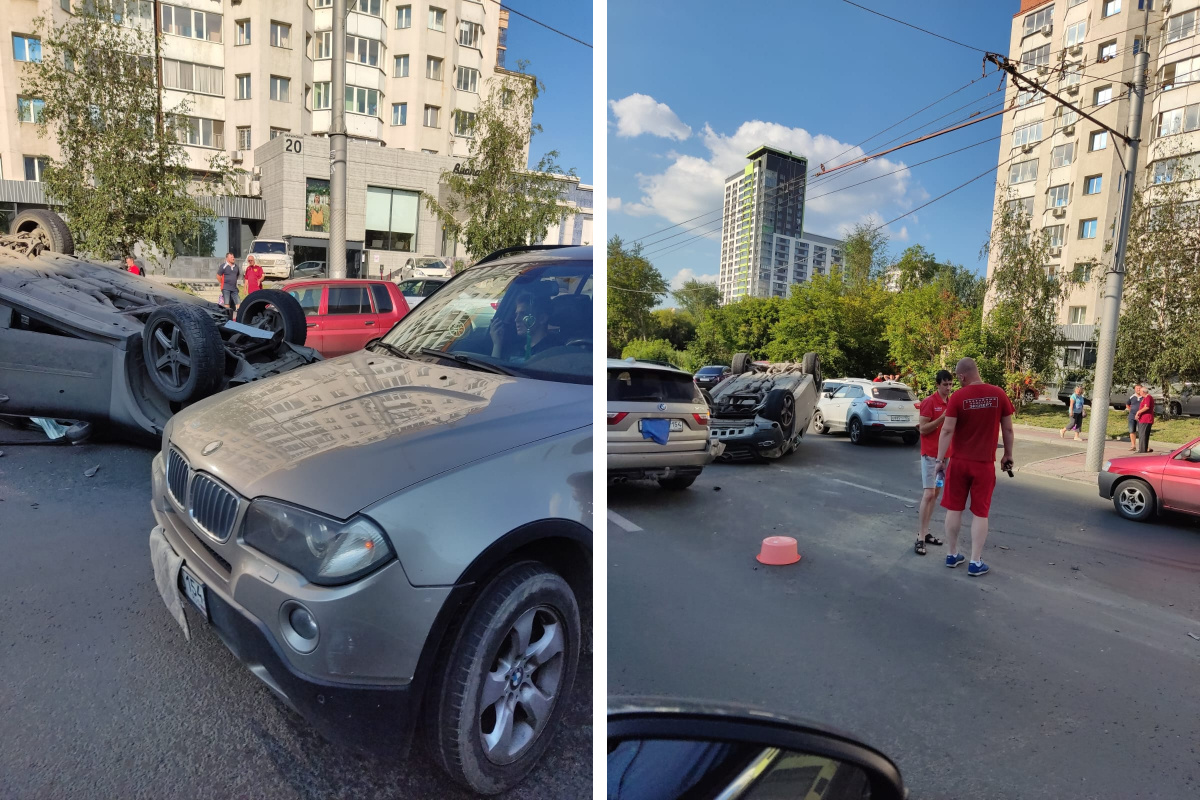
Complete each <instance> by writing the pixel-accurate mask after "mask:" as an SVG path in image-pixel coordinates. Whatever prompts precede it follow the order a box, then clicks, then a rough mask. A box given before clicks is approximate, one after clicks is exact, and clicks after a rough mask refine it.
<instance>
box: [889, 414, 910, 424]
mask: <svg viewBox="0 0 1200 800" xmlns="http://www.w3.org/2000/svg"><path fill="white" fill-rule="evenodd" d="M892 422H908V417H906V416H903V415H901V416H896V415H895V414H893V415H892Z"/></svg>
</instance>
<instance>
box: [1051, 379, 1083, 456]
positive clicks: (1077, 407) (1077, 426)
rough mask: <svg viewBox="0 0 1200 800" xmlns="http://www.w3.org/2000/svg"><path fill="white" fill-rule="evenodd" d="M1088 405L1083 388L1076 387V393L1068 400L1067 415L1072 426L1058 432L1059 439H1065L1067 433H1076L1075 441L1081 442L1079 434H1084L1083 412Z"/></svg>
mask: <svg viewBox="0 0 1200 800" xmlns="http://www.w3.org/2000/svg"><path fill="white" fill-rule="evenodd" d="M1086 405H1087V404H1086V398H1084V396H1083V387H1082V386H1076V387H1075V391H1074V392H1073V393H1072V394H1071V396H1070V397H1069V398H1067V414H1068V415H1070V417H1071V424H1070V425H1068V426H1067V427H1065V428H1063V429H1062V430H1061V431H1059V432H1058V438H1060V439H1065V438H1066V436H1067V431H1075V441H1077V442H1078V441H1079V434H1081V433H1083V410H1084V408H1086Z"/></svg>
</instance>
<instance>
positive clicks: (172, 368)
mask: <svg viewBox="0 0 1200 800" xmlns="http://www.w3.org/2000/svg"><path fill="white" fill-rule="evenodd" d="M142 356H143V357H144V358H145V360H146V371H147V372H148V373H149V374H150V381H151V383H153V384H154V386H155V388H157V389H158V390H159V391H160V392H162V393H163V395H164V396H165V397H166V398H167V399H168V400H172V401H174V402H176V403H189V402H191V401H193V400H199V399H200V398H202V397H207V396H208V395H210V394H212V393H213V392H214V391H216V389H217V387H218V386H219V385H220V384H221V381H222V380H223V379H224V377H225V343H224V342H222V341H221V333H220V331H218V330H217V325H216V323H214V322H213V321H212V318H211V317H210V316H209V315H208V312H207V311H205V310H204V309H203V308H201V307H200V306H193V305H187V304H185V303H171V304H170V305H165V306H162V307H161V308H157V309H155V310H154V311H153V312H152V313H151V314H150V317H149V318H148V319H147V320H146V327H145V328H144V329H143V331H142Z"/></svg>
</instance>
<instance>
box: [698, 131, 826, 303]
mask: <svg viewBox="0 0 1200 800" xmlns="http://www.w3.org/2000/svg"><path fill="white" fill-rule="evenodd" d="M746 158H747V159H749V161H750V163H748V164H746V167H745V169H743V170H742V171H741V172H738V173H735V174H733V175H731V176H729V177H728V178H727V179H726V180H725V201H724V212H723V221H722V225H721V271H720V279H719V287H720V289H721V301H722V302H723V303H729V302H734V301H737V300H739V299H741V298H742V297H787V294H788V291H789V287H790V286H791V285H792V284H795V283H803V282H804V281H806V280H808V279H809V278H810V277H811V276H812V275H814V274H818V273H820V274H827V273H828V271H829V269H830V267H831V266H832V265H834V264H839V265H840V264H841V263H842V243H841V242H839V241H837V240H835V239H829V238H827V237H824V236H816V235H811V234H810V235H805V234H804V192H805V185H806V173H807V170H808V160H807V159H805V158H804V157H802V156H797V155H795V154H793V153H789V152H784V151H782V150H776V149H775V148H773V147H767V146H765V145H764V146H762V147H759V148H758V149H756V150H754V151H753V152H751V153H750V154H749V155H747V156H746Z"/></svg>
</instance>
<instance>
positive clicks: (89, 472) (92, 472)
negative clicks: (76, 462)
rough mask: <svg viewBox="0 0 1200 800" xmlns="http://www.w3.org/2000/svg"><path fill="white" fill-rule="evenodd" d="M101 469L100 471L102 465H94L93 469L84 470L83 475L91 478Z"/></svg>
mask: <svg viewBox="0 0 1200 800" xmlns="http://www.w3.org/2000/svg"><path fill="white" fill-rule="evenodd" d="M99 471H100V465H99V464H97V465H96V466H94V467H92V468H91V469H89V470H86V471H84V473H83V476H84V477H85V478H90V477H92V476H93V475H95V474H96V473H97V472H99Z"/></svg>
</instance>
